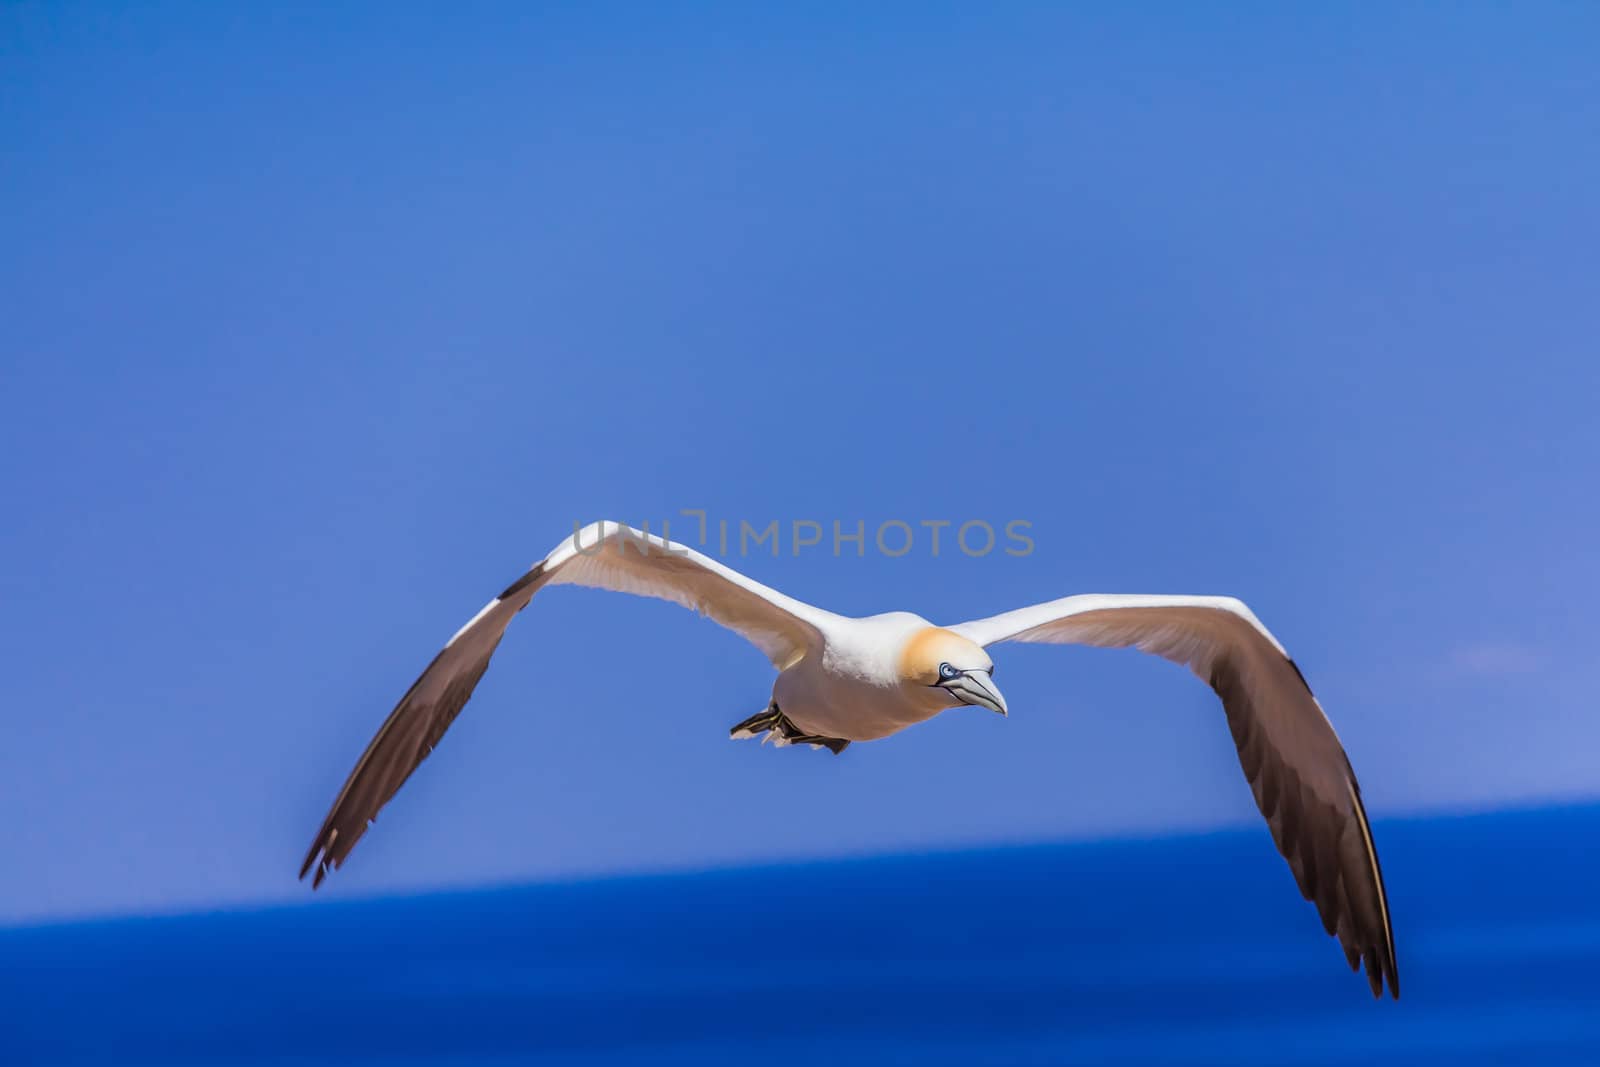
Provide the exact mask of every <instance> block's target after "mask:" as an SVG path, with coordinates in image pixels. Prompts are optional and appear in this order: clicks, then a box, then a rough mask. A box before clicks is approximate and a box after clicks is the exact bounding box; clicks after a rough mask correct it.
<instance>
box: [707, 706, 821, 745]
mask: <svg viewBox="0 0 1600 1067" xmlns="http://www.w3.org/2000/svg"><path fill="white" fill-rule="evenodd" d="M759 733H764V734H765V735H766V736H764V737H763V738H762V739H761V743H762V744H766V743H767V742H768V741H771V742H772V744H773V746H774V747H776V748H784V747H786V746H788V745H810V746H811V747H812V748H825V749H827V750H828V751H830V752H832V753H833V754H834V755H835V756H837V755H838V754H839V753H841V752H843V751H844V750H845V749H846V748H848V747H849V745H850V742H849V741H846V740H845V739H844V738H842V737H823V736H822V735H821V734H808V733H805V732H804V731H802V730H801V729H800V728H799V727H797V726H796V725H795V724H794V723H793V722H791V721H789V717H788V716H787V715H785V714H784V713H783V712H781V711H779V710H778V705H776V704H769V705H767V710H766V711H763V712H759V713H757V714H755V715H752V716H750V717H749V718H748V719H746V720H744V722H741V723H739V724H738V725H737V726H735V727H734V728H733V729H731V730H729V731H728V736H729V737H731V738H733V739H734V740H736V741H737V740H741V739H743V738H747V737H754V736H756V734H759Z"/></svg>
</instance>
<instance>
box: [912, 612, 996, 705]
mask: <svg viewBox="0 0 1600 1067" xmlns="http://www.w3.org/2000/svg"><path fill="white" fill-rule="evenodd" d="M900 684H901V685H902V686H904V687H905V688H906V689H907V690H908V691H910V692H911V693H912V694H913V695H914V697H915V698H916V699H918V700H919V701H920V702H929V701H931V702H935V703H937V705H938V706H939V707H941V708H950V707H955V706H957V705H959V704H972V705H974V706H975V707H980V708H988V709H989V710H990V711H998V712H999V713H1000V714H1001V715H1004V714H1005V713H1006V698H1005V697H1003V696H1001V695H1000V690H999V689H997V688H995V684H994V661H993V660H991V659H990V658H989V653H987V652H985V651H984V650H983V646H982V645H980V644H978V643H977V642H975V641H969V640H967V639H966V638H965V637H962V636H961V635H960V634H958V633H954V632H952V631H950V630H942V629H940V628H938V627H936V626H930V627H927V628H926V629H923V630H918V631H917V632H916V633H914V634H912V635H911V639H910V640H909V641H907V642H906V646H905V649H904V650H903V651H902V652H901V654H900Z"/></svg>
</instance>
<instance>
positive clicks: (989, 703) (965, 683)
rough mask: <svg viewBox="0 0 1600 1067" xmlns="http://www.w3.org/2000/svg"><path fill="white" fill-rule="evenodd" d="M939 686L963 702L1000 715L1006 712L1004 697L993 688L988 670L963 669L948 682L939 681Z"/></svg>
mask: <svg viewBox="0 0 1600 1067" xmlns="http://www.w3.org/2000/svg"><path fill="white" fill-rule="evenodd" d="M940 686H941V688H944V689H948V690H949V691H950V692H951V694H952V695H953V696H954V697H955V698H956V699H957V700H959V701H961V703H963V704H972V705H974V706H976V707H980V708H988V709H989V710H990V711H998V712H999V713H1000V714H1001V715H1004V714H1005V713H1006V698H1005V697H1003V696H1001V695H1000V690H999V689H996V688H995V684H994V679H993V678H991V677H989V672H988V671H965V672H963V673H961V674H958V675H956V676H955V677H954V678H952V679H950V680H949V681H948V682H941V683H940Z"/></svg>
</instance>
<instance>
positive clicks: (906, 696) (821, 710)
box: [772, 611, 951, 741]
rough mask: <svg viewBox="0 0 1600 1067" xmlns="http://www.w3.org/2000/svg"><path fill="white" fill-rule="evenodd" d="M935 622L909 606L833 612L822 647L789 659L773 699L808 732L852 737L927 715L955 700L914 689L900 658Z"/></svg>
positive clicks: (867, 736)
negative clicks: (856, 613) (861, 614)
mask: <svg viewBox="0 0 1600 1067" xmlns="http://www.w3.org/2000/svg"><path fill="white" fill-rule="evenodd" d="M932 629H935V627H934V625H933V624H932V623H930V622H929V621H928V620H927V619H924V618H922V617H921V616H920V615H913V614H912V613H911V612H909V611H891V612H888V613H886V614H883V615H870V616H868V617H866V618H864V619H851V618H843V617H840V616H835V617H834V618H832V619H829V620H828V621H827V622H826V624H825V625H824V626H823V627H822V642H823V643H822V650H821V654H820V655H816V656H804V657H802V658H801V659H800V660H799V661H798V662H796V663H793V664H791V665H789V666H788V667H786V668H785V669H784V670H783V671H782V672H781V673H780V674H779V675H778V679H777V681H776V682H775V683H774V684H773V687H772V702H773V703H774V704H776V705H777V706H778V707H779V708H781V709H783V713H784V714H785V715H787V716H788V717H789V719H790V720H791V721H792V722H793V723H794V724H795V725H796V726H798V727H800V728H801V730H803V731H804V732H805V733H808V734H819V735H822V736H824V737H838V738H842V739H844V740H846V741H876V740H879V739H880V738H884V737H888V736H889V735H890V734H894V733H899V732H900V731H901V730H904V729H905V728H906V727H907V726H915V725H916V724H917V723H919V722H926V721H927V720H929V719H931V718H933V717H934V716H935V715H937V714H939V712H941V711H943V710H945V709H946V708H948V707H950V706H951V705H950V703H949V702H948V701H942V700H936V699H932V698H927V697H923V696H922V694H921V693H919V692H917V691H915V690H909V691H908V690H907V689H906V687H905V686H903V685H902V680H903V679H902V676H901V670H900V663H901V660H902V658H903V656H904V654H905V650H906V646H907V645H908V643H909V642H910V641H911V640H912V639H913V638H914V637H915V636H916V635H918V634H920V633H923V632H925V631H928V630H932Z"/></svg>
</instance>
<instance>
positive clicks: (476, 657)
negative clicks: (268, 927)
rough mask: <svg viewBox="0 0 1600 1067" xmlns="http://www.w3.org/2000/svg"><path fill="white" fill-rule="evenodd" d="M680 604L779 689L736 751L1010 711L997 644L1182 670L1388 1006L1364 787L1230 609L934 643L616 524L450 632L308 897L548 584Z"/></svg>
mask: <svg viewBox="0 0 1600 1067" xmlns="http://www.w3.org/2000/svg"><path fill="white" fill-rule="evenodd" d="M553 585H576V586H587V587H591V588H598V589H607V590H612V591H615V592H622V593H632V594H635V595H639V596H647V597H655V598H659V599H662V600H667V601H671V602H674V603H677V604H681V605H683V606H684V607H687V608H691V609H693V610H695V611H697V612H699V613H700V614H702V615H705V616H707V617H709V618H710V619H712V620H713V621H715V622H717V623H720V624H721V625H722V626H725V627H727V628H728V629H730V630H732V631H734V632H735V633H737V634H740V635H741V636H743V637H744V638H746V639H747V640H748V641H750V642H751V643H752V644H754V645H755V646H756V647H757V648H758V649H760V650H761V651H762V652H763V653H765V654H766V656H767V658H768V659H769V660H770V661H771V663H772V666H773V667H774V668H776V669H777V672H778V675H777V678H776V680H775V681H774V683H773V688H772V694H771V698H770V700H769V701H768V702H767V706H766V707H765V708H764V709H763V710H761V711H760V712H758V713H756V714H755V715H752V716H750V717H749V718H747V719H745V720H743V721H742V722H739V723H738V724H736V725H735V726H734V727H733V728H732V730H731V731H730V735H731V736H732V737H734V738H736V739H740V738H754V737H757V736H760V737H762V738H763V741H764V742H772V743H773V744H774V745H776V746H778V747H788V746H809V747H810V748H814V749H827V750H829V751H831V752H833V753H834V754H835V755H837V754H840V753H843V752H844V751H845V749H846V748H847V747H848V746H849V745H851V744H852V743H854V742H858V741H863V742H864V741H874V740H879V739H882V738H885V737H889V736H891V735H893V734H896V733H898V732H900V731H901V730H904V729H906V728H907V727H909V726H914V725H916V724H918V723H921V722H925V721H927V720H929V719H931V718H933V717H934V716H936V715H938V714H940V713H941V712H943V711H946V710H949V709H951V708H956V707H974V708H982V709H987V710H988V711H990V712H994V713H997V714H999V715H1006V714H1008V710H1009V709H1008V706H1007V703H1006V699H1005V697H1004V696H1002V695H1001V692H1000V690H999V688H998V687H997V686H996V684H995V681H994V674H995V665H994V661H993V659H992V658H991V657H990V654H989V649H990V648H991V647H993V646H995V645H999V644H1004V643H1006V642H1029V643H1041V644H1079V645H1090V646H1095V647H1100V648H1136V649H1139V650H1142V651H1144V652H1148V653H1153V654H1154V655H1156V656H1160V657H1162V658H1164V659H1167V660H1170V661H1173V662H1175V663H1178V664H1181V665H1184V666H1187V667H1188V668H1190V669H1191V670H1192V671H1193V672H1194V673H1195V674H1196V675H1198V676H1199V677H1200V678H1201V679H1202V680H1203V681H1205V682H1206V683H1207V684H1209V685H1210V687H1211V688H1212V689H1213V690H1214V691H1215V692H1216V694H1217V696H1218V697H1220V698H1221V703H1222V708H1223V712H1224V714H1225V717H1226V719H1227V722H1228V727H1229V729H1230V731H1231V733H1232V735H1233V741H1234V744H1235V747H1236V748H1237V749H1238V755H1239V763H1240V765H1241V767H1242V768H1243V770H1244V774H1245V778H1246V779H1247V780H1248V782H1249V785H1250V789H1251V792H1252V793H1253V795H1254V798H1255V801H1256V804H1257V806H1258V807H1259V809H1260V811H1261V815H1262V816H1263V817H1264V818H1265V820H1266V822H1267V827H1268V829H1269V830H1270V832H1271V835H1272V838H1273V840H1274V842H1275V843H1276V845H1277V848H1278V851H1279V852H1280V853H1281V854H1282V855H1283V857H1284V859H1285V860H1286V861H1287V862H1288V865H1289V867H1290V869H1291V871H1292V872H1293V874H1294V878H1295V881H1296V883H1297V884H1298V886H1299V889H1300V892H1301V894H1302V895H1303V896H1304V897H1305V898H1306V899H1307V900H1309V901H1311V902H1312V903H1313V904H1314V905H1315V907H1316V910H1317V912H1318V914H1319V916H1320V918H1321V920H1322V925H1323V928H1324V930H1325V931H1326V932H1327V933H1328V934H1329V935H1331V936H1335V937H1337V938H1338V941H1339V943H1340V945H1341V947H1342V948H1343V949H1344V954H1345V958H1346V961H1347V962H1348V963H1349V965H1350V967H1351V969H1352V970H1355V971H1357V972H1359V971H1360V970H1361V968H1362V966H1363V964H1364V965H1365V968H1366V977H1367V981H1368V985H1369V986H1370V988H1371V990H1372V993H1373V995H1374V996H1375V997H1378V998H1380V999H1381V998H1382V996H1383V993H1384V990H1385V987H1387V989H1388V992H1389V994H1390V995H1391V996H1392V997H1394V998H1395V999H1398V998H1399V995H1400V976H1399V970H1398V964H1397V960H1396V956H1395V947H1394V933H1393V930H1392V928H1391V925H1390V919H1389V904H1388V895H1387V891H1386V889H1385V887H1384V881H1383V872H1382V869H1381V867H1380V865H1379V862H1378V851H1377V846H1376V844H1375V843H1374V840H1373V835H1372V827H1371V825H1370V824H1369V823H1368V820H1367V813H1366V810H1365V807H1364V805H1363V803H1362V799H1361V787H1360V786H1359V785H1358V784H1357V781H1356V775H1355V772H1354V770H1353V769H1352V768H1351V765H1350V761H1349V759H1348V757H1347V756H1346V754H1345V751H1344V747H1343V746H1342V745H1341V743H1340V741H1339V738H1338V736H1337V735H1336V734H1335V733H1334V729H1333V726H1332V725H1331V724H1330V723H1329V721H1328V718H1327V716H1326V715H1325V714H1324V712H1323V710H1322V706H1321V705H1320V704H1319V703H1318V701H1317V699H1316V697H1315V696H1313V695H1312V692H1311V689H1310V686H1309V685H1307V683H1306V680H1305V676H1304V675H1303V674H1301V672H1300V669H1299V668H1298V667H1297V666H1296V665H1295V662H1294V660H1292V659H1291V658H1290V657H1289V654H1288V653H1287V652H1286V651H1285V650H1284V647H1283V646H1282V645H1281V644H1279V643H1278V640H1277V638H1275V637H1274V636H1273V635H1272V633H1271V632H1270V631H1269V630H1268V629H1267V628H1266V627H1265V626H1264V625H1262V623H1261V621H1260V620H1259V619H1258V618H1256V616H1255V614H1254V613H1253V612H1252V611H1251V610H1250V609H1249V608H1248V607H1246V606H1245V604H1244V603H1243V602H1242V601H1240V600H1238V599H1236V598H1233V597H1226V596H1163V595H1149V594H1079V595H1075V596H1067V597H1062V598H1058V599H1055V600H1048V601H1045V602H1043V603H1038V604H1034V605H1031V606H1029V607H1023V608H1018V609H1016V610H1014V611H1007V612H1003V613H1001V614H999V615H993V616H990V617H988V618H983V619H975V620H972V621H969V622H962V623H955V624H953V625H949V626H936V625H934V624H933V623H931V622H929V621H928V620H926V619H924V618H922V617H921V616H919V615H916V614H913V613H910V612H904V611H895V612H888V613H885V614H881V615H872V616H867V617H862V618H855V617H847V616H843V615H836V614H834V613H832V612H829V611H826V610H823V609H821V608H817V607H813V606H812V605H810V604H806V603H802V602H801V601H799V600H795V599H793V598H792V597H789V596H785V595H784V594H783V593H780V592H778V591H777V590H775V589H772V588H769V587H768V586H765V585H763V584H761V583H760V582H757V581H755V580H754V579H752V578H749V577H747V576H746V575H744V574H741V573H739V572H738V571H736V570H734V569H732V568H730V567H728V566H726V565H724V564H723V563H721V562H719V561H718V560H715V559H712V558H710V557H709V556H706V555H704V554H702V553H700V552H698V551H696V550H695V549H693V548H690V547H688V546H687V545H683V544H680V543H678V542H675V541H670V540H668V539H666V538H665V537H661V536H658V535H655V534H652V533H650V532H648V531H647V530H645V531H641V530H638V529H635V528H633V527H631V526H627V525H625V524H622V523H617V522H610V521H604V522H596V523H591V524H589V525H587V526H584V527H582V528H581V529H575V530H574V531H573V534H572V536H570V537H568V538H566V539H565V540H563V541H562V542H561V543H560V544H559V545H557V546H556V547H555V548H554V549H552V550H551V551H550V553H549V554H548V555H546V556H545V557H544V558H543V559H542V560H540V561H539V562H537V563H535V564H534V565H533V566H532V567H531V568H529V569H528V570H527V571H526V572H525V573H524V574H523V575H522V576H521V577H519V578H518V579H517V580H516V581H514V582H512V583H511V585H510V586H508V587H507V588H506V589H505V591H504V592H502V593H501V594H500V595H499V596H497V597H495V598H494V599H493V600H491V601H490V602H489V603H488V604H486V605H485V606H484V607H483V609H482V610H481V611H479V612H478V613H477V614H476V615H474V616H473V617H472V618H471V619H470V620H469V621H468V622H467V623H466V625H465V626H463V627H461V629H459V630H458V631H456V633H455V635H454V636H453V637H451V638H450V640H449V642H447V643H446V644H445V646H444V648H443V649H442V650H441V651H440V652H439V654H438V655H437V656H435V657H434V659H433V662H432V663H430V664H429V665H428V667H427V669H426V670H424V671H423V672H422V674H421V675H420V676H419V677H418V678H417V680H416V681H415V682H414V683H413V684H412V686H411V688H410V689H408V690H407V691H406V693H405V695H404V696H403V697H401V698H400V702H399V703H398V704H397V705H396V706H395V708H394V710H393V711H392V712H391V713H390V715H389V717H388V719H387V720H385V722H384V723H383V725H382V727H381V728H380V729H379V730H378V732H377V734H376V735H375V736H374V737H373V739H372V741H371V743H370V744H368V746H367V748H366V750H365V751H364V752H363V753H362V755H361V758H360V759H359V760H358V761H357V762H356V765H355V768H354V769H353V770H352V771H351V772H350V774H349V777H348V778H347V779H346V781H345V783H344V786H343V788H341V789H340V790H339V793H338V796H337V797H336V799H335V800H334V802H333V806H332V807H331V808H330V809H329V811H328V815H327V818H326V819H324V820H323V823H322V826H321V828H320V829H319V830H318V831H317V834H316V837H315V838H314V839H313V841H312V843H311V848H310V850H309V851H308V852H307V853H306V857H305V861H304V863H303V864H302V865H301V868H300V878H301V879H302V880H303V879H304V878H305V877H306V875H307V874H309V873H311V872H312V871H313V870H315V874H314V876H313V878H312V888H313V889H315V888H316V887H318V886H320V885H321V884H322V882H323V880H324V879H325V878H326V877H327V875H328V873H329V872H330V871H332V870H336V869H338V868H339V867H340V866H341V865H342V864H343V863H344V862H345V860H346V859H347V858H348V857H349V855H350V853H351V850H352V849H354V848H355V846H356V844H357V842H359V841H360V840H361V837H362V835H364V834H365V833H366V831H367V829H368V828H369V827H370V826H371V825H372V823H373V821H374V820H375V819H376V818H377V815H378V812H379V810H380V809H381V808H383V806H384V805H385V804H387V803H388V802H389V800H390V799H391V798H392V797H393V796H394V795H395V793H396V792H397V791H398V790H399V789H400V787H401V785H402V784H404V782H405V781H406V779H407V778H409V777H410V776H411V774H412V772H413V771H415V770H416V769H417V767H418V766H419V765H420V764H421V763H422V761H423V760H424V759H426V758H427V757H428V755H429V754H430V753H432V752H433V750H434V747H435V746H436V745H437V744H438V743H439V741H440V739H441V738H442V737H443V736H444V734H445V731H446V730H448V729H449V727H450V724H451V723H452V722H453V721H454V720H455V718H456V716H457V715H458V714H459V713H460V712H461V709H462V708H463V707H464V706H465V705H466V703H467V701H468V699H469V698H470V697H471V696H472V692H473V689H474V688H475V687H476V686H477V684H478V681H479V679H481V678H482V677H483V674H484V671H485V670H487V669H488V666H489V660H490V659H491V657H493V655H494V653H495V650H496V649H497V648H498V647H499V645H500V641H501V639H502V638H503V637H504V635H505V632H506V628H507V627H508V626H509V624H510V622H511V620H512V618H514V617H515V616H516V615H517V614H519V613H520V612H521V611H522V610H523V609H524V608H526V607H527V606H528V604H529V602H530V601H532V599H533V598H534V596H535V595H536V594H537V593H539V592H540V591H541V590H542V589H544V588H545V587H547V586H553Z"/></svg>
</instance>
